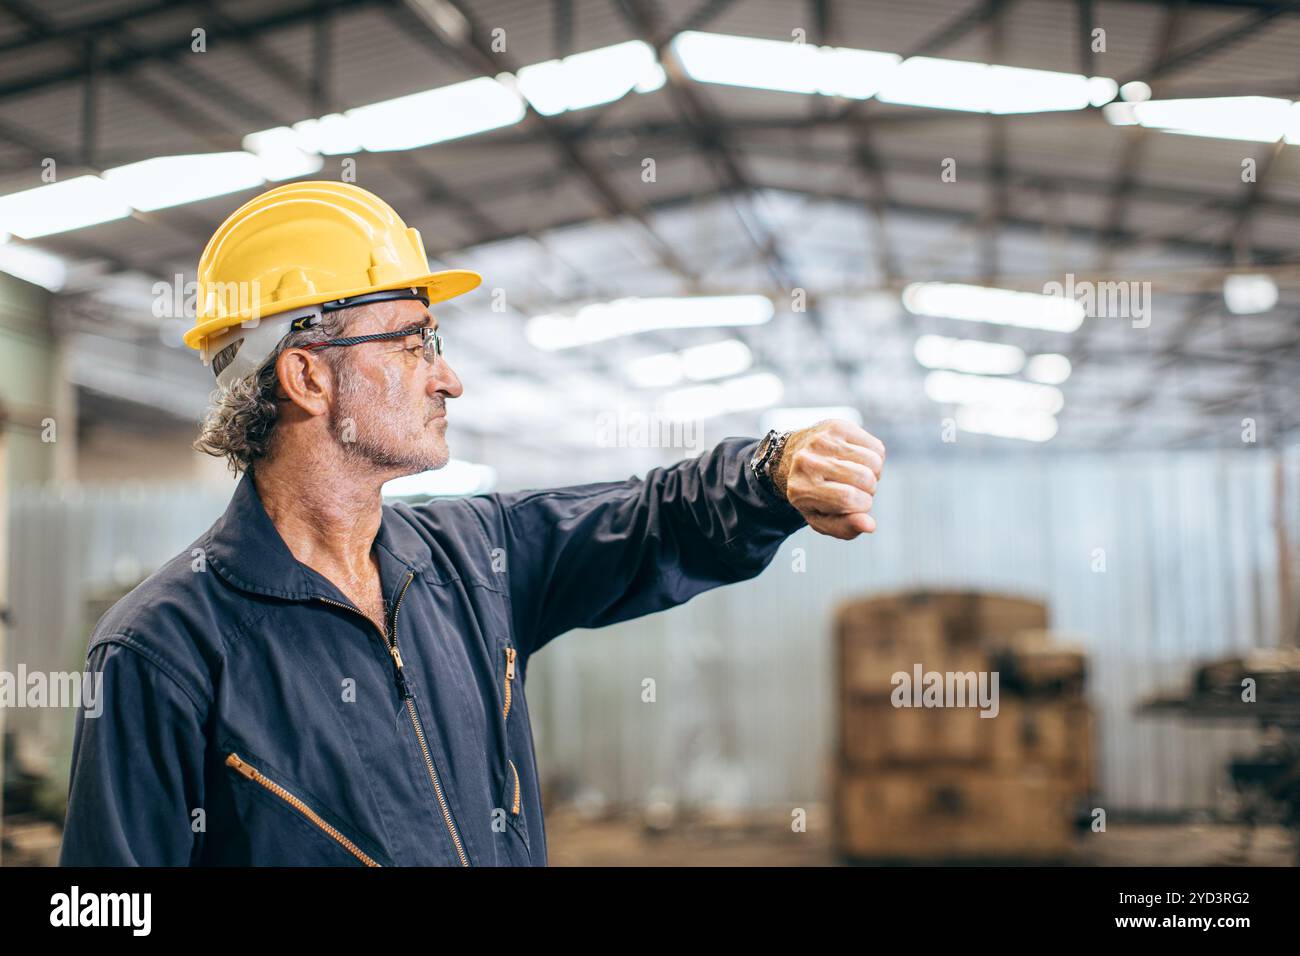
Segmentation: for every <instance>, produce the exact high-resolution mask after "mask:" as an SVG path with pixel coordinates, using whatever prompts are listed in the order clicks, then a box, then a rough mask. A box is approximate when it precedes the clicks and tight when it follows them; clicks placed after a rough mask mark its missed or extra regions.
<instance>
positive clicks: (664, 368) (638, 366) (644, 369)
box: [626, 352, 686, 388]
mask: <svg viewBox="0 0 1300 956" xmlns="http://www.w3.org/2000/svg"><path fill="white" fill-rule="evenodd" d="M626 371H627V377H628V378H629V379H630V380H631V381H632V384H633V385H636V386H638V387H640V388H664V387H666V386H668V385H676V384H678V383H679V382H680V381H681V380H682V379H683V378H685V377H686V375H685V373H683V372H682V359H681V356H679V355H678V354H677V353H676V352H660V353H659V354H658V355H646V356H644V357H642V358H639V359H633V360H632V361H630V362H628V363H627V365H626Z"/></svg>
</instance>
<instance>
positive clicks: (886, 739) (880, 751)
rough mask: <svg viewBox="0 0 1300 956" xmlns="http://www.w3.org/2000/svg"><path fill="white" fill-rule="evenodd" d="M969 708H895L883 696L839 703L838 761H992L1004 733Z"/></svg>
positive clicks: (861, 765)
mask: <svg viewBox="0 0 1300 956" xmlns="http://www.w3.org/2000/svg"><path fill="white" fill-rule="evenodd" d="M979 713H980V712H979V710H978V709H977V708H974V707H895V706H894V705H893V703H892V702H891V701H890V699H889V698H887V697H875V698H867V697H860V698H852V699H848V700H846V701H845V702H844V709H843V712H842V719H841V723H840V757H841V760H842V762H843V763H844V765H845V766H847V767H850V768H856V769H871V768H874V767H886V766H927V765H930V764H934V763H966V764H980V763H986V762H988V761H990V760H992V759H993V755H994V750H995V747H996V745H997V743H998V741H997V737H998V736H999V734H1001V733H1003V732H1004V731H1003V730H1002V729H1000V728H998V727H996V726H995V725H996V724H997V718H993V719H990V718H987V717H980V715H979Z"/></svg>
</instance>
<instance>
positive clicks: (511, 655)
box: [501, 647, 520, 818]
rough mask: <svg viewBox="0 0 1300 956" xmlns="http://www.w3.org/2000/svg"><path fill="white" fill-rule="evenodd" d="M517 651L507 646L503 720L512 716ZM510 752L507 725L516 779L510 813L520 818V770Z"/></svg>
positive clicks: (511, 771) (512, 771)
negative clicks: (511, 704) (512, 687)
mask: <svg viewBox="0 0 1300 956" xmlns="http://www.w3.org/2000/svg"><path fill="white" fill-rule="evenodd" d="M516 653H517V652H516V651H515V649H514V648H513V647H507V648H506V681H505V691H504V693H503V694H502V699H503V704H502V707H501V719H502V720H508V719H509V717H510V702H511V700H512V698H513V691H512V689H511V685H512V684H513V683H514V680H515V657H516ZM509 753H510V734H509V728H508V727H507V733H506V754H507V756H506V763H507V764H508V765H509V766H510V775H511V777H512V778H513V779H514V791H513V793H514V797H513V799H512V800H511V802H510V815H511V816H512V817H515V818H518V816H519V790H520V786H519V770H518V768H517V767H515V762H514V761H513V760H511V759H510V757H509Z"/></svg>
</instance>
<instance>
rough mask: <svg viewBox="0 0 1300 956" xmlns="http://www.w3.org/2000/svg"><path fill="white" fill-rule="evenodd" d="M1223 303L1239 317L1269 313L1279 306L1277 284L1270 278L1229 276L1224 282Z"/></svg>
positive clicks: (1261, 276)
mask: <svg viewBox="0 0 1300 956" xmlns="http://www.w3.org/2000/svg"><path fill="white" fill-rule="evenodd" d="M1223 301H1224V303H1225V304H1226V305H1227V306H1228V311H1229V312H1234V313H1236V314H1237V315H1254V314H1256V313H1259V312H1267V311H1268V310H1269V309H1271V308H1273V306H1275V305H1277V283H1276V282H1274V281H1273V279H1272V278H1271V277H1270V276H1263V275H1236V276H1228V277H1227V278H1226V279H1224V280H1223Z"/></svg>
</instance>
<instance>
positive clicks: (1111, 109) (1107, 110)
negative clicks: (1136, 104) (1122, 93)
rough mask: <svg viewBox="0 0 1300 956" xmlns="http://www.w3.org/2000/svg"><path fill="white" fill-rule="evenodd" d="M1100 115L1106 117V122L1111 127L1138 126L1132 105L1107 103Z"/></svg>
mask: <svg viewBox="0 0 1300 956" xmlns="http://www.w3.org/2000/svg"><path fill="white" fill-rule="evenodd" d="M1101 115H1102V116H1104V117H1106V122H1107V123H1109V124H1110V125H1111V126H1136V125H1137V124H1138V121H1137V115H1136V114H1135V113H1134V112H1133V104H1132V103H1120V102H1118V101H1116V102H1114V103H1107V104H1106V105H1105V106H1103V107H1102V108H1101Z"/></svg>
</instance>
